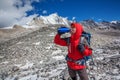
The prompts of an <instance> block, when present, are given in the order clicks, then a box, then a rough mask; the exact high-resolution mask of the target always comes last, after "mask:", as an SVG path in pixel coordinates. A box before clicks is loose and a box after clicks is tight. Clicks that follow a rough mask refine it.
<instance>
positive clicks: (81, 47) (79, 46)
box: [78, 44, 85, 53]
mask: <svg viewBox="0 0 120 80" xmlns="http://www.w3.org/2000/svg"><path fill="white" fill-rule="evenodd" d="M78 50H79V51H80V52H81V53H83V52H84V50H85V47H84V44H79V45H78Z"/></svg>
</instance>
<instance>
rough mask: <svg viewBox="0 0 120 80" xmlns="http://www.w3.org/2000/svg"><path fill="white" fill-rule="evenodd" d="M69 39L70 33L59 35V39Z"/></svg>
mask: <svg viewBox="0 0 120 80" xmlns="http://www.w3.org/2000/svg"><path fill="white" fill-rule="evenodd" d="M69 37H71V34H70V33H64V34H62V35H60V38H62V39H64V38H69Z"/></svg>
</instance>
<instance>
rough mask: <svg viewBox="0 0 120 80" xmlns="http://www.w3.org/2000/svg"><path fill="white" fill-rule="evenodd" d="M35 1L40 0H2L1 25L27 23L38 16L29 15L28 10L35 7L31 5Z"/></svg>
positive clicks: (0, 1) (0, 3) (0, 6)
mask: <svg viewBox="0 0 120 80" xmlns="http://www.w3.org/2000/svg"><path fill="white" fill-rule="evenodd" d="M33 2H40V0H0V27H8V26H12V25H14V24H16V23H17V24H25V23H27V21H28V20H30V18H31V19H32V18H33V17H35V16H37V15H38V14H34V15H31V16H27V11H31V10H33V9H34V7H33V6H32V5H31V4H32V3H33Z"/></svg>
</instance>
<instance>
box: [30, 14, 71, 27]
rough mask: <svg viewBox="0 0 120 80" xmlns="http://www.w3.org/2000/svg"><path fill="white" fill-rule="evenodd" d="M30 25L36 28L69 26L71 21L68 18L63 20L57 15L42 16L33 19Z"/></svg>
mask: <svg viewBox="0 0 120 80" xmlns="http://www.w3.org/2000/svg"><path fill="white" fill-rule="evenodd" d="M28 25H30V26H31V25H36V26H42V25H65V26H69V21H68V20H67V18H63V17H61V16H58V14H57V13H53V14H51V15H49V16H40V17H35V18H33V20H32V21H30V22H28Z"/></svg>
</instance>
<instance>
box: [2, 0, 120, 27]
mask: <svg viewBox="0 0 120 80" xmlns="http://www.w3.org/2000/svg"><path fill="white" fill-rule="evenodd" d="M53 13H57V14H58V15H59V16H62V17H67V18H68V20H72V19H75V20H76V21H82V20H86V19H93V20H95V21H102V20H105V21H114V20H120V0H0V27H1V26H2V27H6V26H10V25H12V24H14V23H16V24H25V23H26V22H27V21H29V20H31V19H32V18H34V17H36V16H40V15H43V16H48V15H50V14H53Z"/></svg>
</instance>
